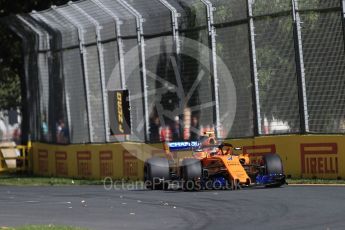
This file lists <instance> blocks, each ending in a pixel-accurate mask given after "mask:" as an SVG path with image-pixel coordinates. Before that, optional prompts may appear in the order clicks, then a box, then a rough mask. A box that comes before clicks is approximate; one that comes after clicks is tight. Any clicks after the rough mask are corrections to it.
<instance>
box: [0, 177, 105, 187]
mask: <svg viewBox="0 0 345 230" xmlns="http://www.w3.org/2000/svg"><path fill="white" fill-rule="evenodd" d="M0 185H11V186H67V185H103V181H102V180H83V179H70V178H57V177H36V176H29V175H0Z"/></svg>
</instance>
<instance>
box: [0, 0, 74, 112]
mask: <svg viewBox="0 0 345 230" xmlns="http://www.w3.org/2000/svg"><path fill="white" fill-rule="evenodd" d="M67 2H68V0H49V1H47V0H25V1H24V0H21V1H8V0H0V9H1V10H0V22H4V19H5V17H6V16H9V15H12V14H20V13H28V12H31V11H32V10H37V11H39V10H44V9H47V8H49V7H50V6H51V5H61V4H65V3H67ZM21 43H22V41H21V40H20V39H19V38H18V37H17V36H16V35H15V34H14V33H13V32H12V31H10V30H9V28H8V25H7V24H6V23H0V109H9V108H15V107H21V103H22V98H23V99H24V98H25V96H24V97H23V96H21V95H23V93H25V92H22V90H21V89H22V88H21V81H22V80H24V78H23V77H24V76H23V74H22V73H23V60H22V44H21ZM23 82H24V81H22V83H23Z"/></svg>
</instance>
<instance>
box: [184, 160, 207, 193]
mask: <svg viewBox="0 0 345 230" xmlns="http://www.w3.org/2000/svg"><path fill="white" fill-rule="evenodd" d="M181 176H182V179H183V190H185V191H195V190H200V189H201V183H200V182H201V177H202V166H201V162H200V160H197V159H184V160H183V161H182V167H181Z"/></svg>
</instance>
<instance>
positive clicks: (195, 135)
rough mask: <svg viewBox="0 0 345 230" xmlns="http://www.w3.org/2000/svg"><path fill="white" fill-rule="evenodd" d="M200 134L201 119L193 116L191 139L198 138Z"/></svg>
mask: <svg viewBox="0 0 345 230" xmlns="http://www.w3.org/2000/svg"><path fill="white" fill-rule="evenodd" d="M199 134H200V125H199V119H198V117H196V116H193V117H192V120H191V127H190V140H191V141H195V140H198V139H199Z"/></svg>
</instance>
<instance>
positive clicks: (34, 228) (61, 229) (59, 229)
mask: <svg viewBox="0 0 345 230" xmlns="http://www.w3.org/2000/svg"><path fill="white" fill-rule="evenodd" d="M2 229H3V230H5V229H7V230H46V229H49V230H85V228H78V227H69V226H56V225H27V226H22V227H18V228H11V227H0V230H2Z"/></svg>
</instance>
